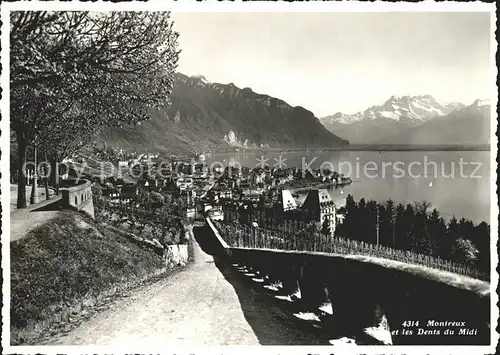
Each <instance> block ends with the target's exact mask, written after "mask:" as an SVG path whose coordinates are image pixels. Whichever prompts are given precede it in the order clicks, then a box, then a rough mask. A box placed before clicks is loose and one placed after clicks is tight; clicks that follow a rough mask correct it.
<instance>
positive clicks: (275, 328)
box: [48, 236, 319, 347]
mask: <svg viewBox="0 0 500 355" xmlns="http://www.w3.org/2000/svg"><path fill="white" fill-rule="evenodd" d="M202 238H203V236H202ZM204 248H205V247H204ZM205 250H206V248H205ZM194 252H195V262H194V264H193V265H191V266H190V267H188V268H187V269H186V270H184V271H181V272H178V273H176V274H174V275H172V276H170V277H168V278H166V279H164V280H161V281H159V282H156V283H154V284H151V285H148V286H145V287H143V288H142V289H139V290H136V291H133V293H132V295H131V296H130V297H128V298H125V299H122V300H119V301H117V302H115V303H114V304H113V305H112V306H111V308H110V309H107V310H105V311H103V312H102V313H100V314H99V315H97V316H96V317H95V318H93V319H91V320H89V321H86V322H85V323H83V324H82V325H80V326H79V327H78V328H76V329H74V330H73V331H71V332H69V333H68V334H66V335H63V336H62V337H60V338H58V339H53V340H51V341H49V342H48V344H65V345H89V344H96V345H115V346H118V345H119V346H125V345H131V346H140V345H142V346H151V345H154V346H161V345H165V346H167V345H168V346H169V347H172V346H189V345H191V346H193V345H258V344H266V345H268V344H281V345H289V344H319V342H318V340H316V339H314V337H311V336H310V335H308V334H305V333H304V332H303V331H301V330H299V329H297V328H296V327H294V326H293V325H290V324H287V321H286V317H283V314H281V311H280V310H279V309H277V308H276V307H272V306H269V305H267V304H266V300H265V299H264V298H262V297H261V295H259V293H257V292H255V291H252V290H251V289H249V288H248V287H246V286H245V285H243V284H241V280H240V281H238V277H236V276H237V275H235V276H234V278H233V277H232V276H231V272H233V271H230V270H229V268H228V267H227V266H221V265H220V264H219V263H218V262H216V261H214V259H213V257H212V256H211V255H209V254H207V253H205V252H204V251H203V250H202V249H201V248H200V245H199V244H198V243H197V242H195V243H194ZM224 268H226V270H224ZM231 270H233V269H231Z"/></svg>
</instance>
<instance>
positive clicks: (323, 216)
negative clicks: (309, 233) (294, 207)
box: [302, 189, 336, 237]
mask: <svg viewBox="0 0 500 355" xmlns="http://www.w3.org/2000/svg"><path fill="white" fill-rule="evenodd" d="M302 215H303V217H304V219H305V220H306V221H307V222H320V223H322V224H323V226H325V227H327V228H328V229H329V230H330V234H331V236H332V237H333V235H334V233H335V227H336V218H335V215H336V207H335V202H334V201H333V200H332V198H331V197H330V194H329V193H328V190H327V189H314V190H310V191H309V193H308V194H307V197H306V199H305V200H304V203H303V204H302Z"/></svg>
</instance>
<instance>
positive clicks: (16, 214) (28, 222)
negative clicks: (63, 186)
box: [10, 185, 61, 242]
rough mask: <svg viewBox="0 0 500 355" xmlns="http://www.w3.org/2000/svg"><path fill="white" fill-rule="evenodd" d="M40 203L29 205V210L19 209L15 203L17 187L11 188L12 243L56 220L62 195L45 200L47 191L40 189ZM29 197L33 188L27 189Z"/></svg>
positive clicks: (12, 186)
mask: <svg viewBox="0 0 500 355" xmlns="http://www.w3.org/2000/svg"><path fill="white" fill-rule="evenodd" d="M37 191H38V196H39V202H38V203H36V204H32V205H29V206H28V208H23V209H17V208H15V202H16V199H17V185H11V186H10V194H11V212H10V241H11V242H12V241H15V240H18V239H21V238H24V237H25V236H26V235H28V232H29V231H31V230H33V229H35V228H36V227H39V226H40V225H42V224H44V223H46V222H48V221H50V220H51V219H53V218H55V217H56V216H57V214H58V213H59V206H58V204H59V203H60V201H61V195H59V196H53V195H52V196H51V198H50V200H46V199H45V189H44V188H43V187H38V188H37ZM26 193H27V196H29V195H28V193H31V187H29V188H28V186H27V189H26ZM13 206H14V207H13Z"/></svg>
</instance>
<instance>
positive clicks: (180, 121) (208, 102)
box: [100, 73, 349, 152]
mask: <svg viewBox="0 0 500 355" xmlns="http://www.w3.org/2000/svg"><path fill="white" fill-rule="evenodd" d="M175 77H176V81H175V84H174V87H173V89H172V93H171V95H170V100H171V105H169V106H168V107H166V108H161V109H157V110H152V111H151V115H150V116H151V119H150V120H148V121H146V122H144V123H142V124H141V125H140V126H133V127H132V126H128V127H113V128H110V129H107V130H105V132H103V134H102V135H101V136H100V140H102V141H106V142H107V143H109V144H112V145H115V146H118V147H120V148H125V149H127V148H132V149H143V150H148V149H158V150H162V151H165V150H171V151H183V152H185V151H192V150H207V149H216V148H219V147H223V148H231V147H242V148H265V147H283V148H288V147H304V148H307V147H336V146H343V145H347V144H348V143H349V142H348V141H347V140H344V139H342V138H340V137H338V136H336V135H335V134H333V133H331V132H330V131H328V130H327V129H326V128H325V127H324V126H323V125H322V124H321V122H320V121H319V119H318V118H317V117H316V116H314V114H313V113H312V112H311V111H309V110H307V109H305V108H303V107H301V106H295V107H294V106H291V105H289V104H288V103H286V102H285V101H283V100H281V99H279V98H275V97H272V96H269V95H266V94H259V93H255V92H254V91H253V90H252V89H251V88H242V89H241V88H238V87H237V86H236V85H234V84H233V83H229V84H221V83H211V82H209V81H208V80H206V78H205V77H203V76H202V75H197V76H187V75H184V74H181V73H177V74H176V75H175Z"/></svg>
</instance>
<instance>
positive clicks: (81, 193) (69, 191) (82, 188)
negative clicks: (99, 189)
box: [61, 180, 95, 218]
mask: <svg viewBox="0 0 500 355" xmlns="http://www.w3.org/2000/svg"><path fill="white" fill-rule="evenodd" d="M61 194H62V203H63V206H64V207H73V208H76V209H77V210H79V211H80V210H83V211H85V212H87V213H88V214H89V215H90V216H91V217H92V218H94V217H95V216H94V203H93V201H92V183H91V182H90V181H88V180H79V181H78V184H76V180H75V185H74V186H69V187H65V188H61Z"/></svg>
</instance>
